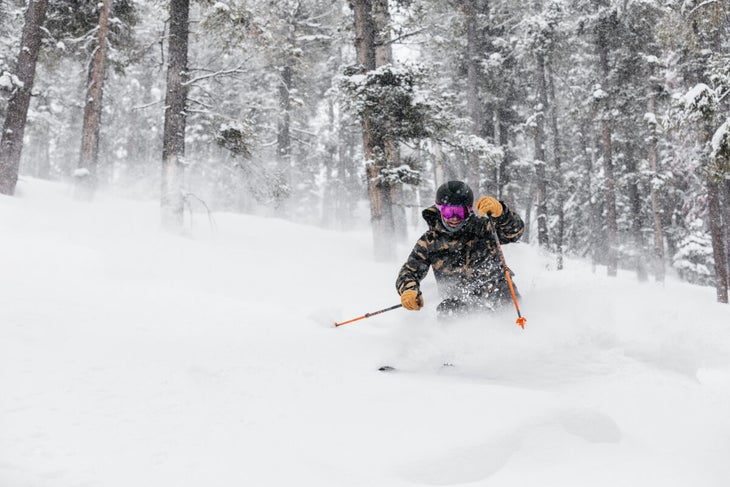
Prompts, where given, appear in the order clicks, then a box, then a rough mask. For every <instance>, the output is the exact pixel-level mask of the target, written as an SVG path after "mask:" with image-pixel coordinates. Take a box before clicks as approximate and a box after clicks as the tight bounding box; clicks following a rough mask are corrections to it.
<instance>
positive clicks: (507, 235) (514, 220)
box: [493, 201, 525, 244]
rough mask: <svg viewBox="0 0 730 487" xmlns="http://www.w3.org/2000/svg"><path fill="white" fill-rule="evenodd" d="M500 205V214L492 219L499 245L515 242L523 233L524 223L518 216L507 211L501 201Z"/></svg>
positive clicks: (509, 210)
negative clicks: (501, 209)
mask: <svg viewBox="0 0 730 487" xmlns="http://www.w3.org/2000/svg"><path fill="white" fill-rule="evenodd" d="M501 203H502V208H503V211H502V214H501V215H500V216H499V217H497V218H494V219H493V220H494V223H495V225H496V227H497V236H498V237H499V243H503V244H504V243H510V242H516V241H518V240H519V239H520V237H522V234H523V233H525V223H524V222H523V221H522V218H520V215H518V214H517V213H515V212H514V211H512V210H511V209H509V207H507V205H505V204H504V202H503V201H502V202H501Z"/></svg>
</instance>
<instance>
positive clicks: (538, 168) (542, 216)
mask: <svg viewBox="0 0 730 487" xmlns="http://www.w3.org/2000/svg"><path fill="white" fill-rule="evenodd" d="M536 78H537V79H536V81H537V106H536V107H535V124H536V127H535V179H536V181H535V183H536V184H537V215H536V217H537V243H538V244H539V245H540V247H543V248H547V247H548V244H549V241H548V222H547V219H548V215H547V186H548V181H547V168H546V167H545V166H546V162H547V154H546V151H545V145H546V137H545V111H546V110H547V108H548V100H547V85H546V82H545V56H544V55H543V54H542V53H541V52H538V54H537V73H536Z"/></svg>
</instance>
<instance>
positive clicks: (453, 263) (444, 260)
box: [395, 203, 524, 301]
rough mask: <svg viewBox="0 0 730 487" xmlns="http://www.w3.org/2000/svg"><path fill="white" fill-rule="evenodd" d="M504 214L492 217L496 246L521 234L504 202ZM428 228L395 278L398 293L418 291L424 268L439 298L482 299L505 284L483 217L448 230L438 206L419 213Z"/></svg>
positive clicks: (520, 225)
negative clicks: (453, 229) (497, 238)
mask: <svg viewBox="0 0 730 487" xmlns="http://www.w3.org/2000/svg"><path fill="white" fill-rule="evenodd" d="M502 206H504V212H503V213H502V215H501V216H500V217H499V218H495V219H494V223H495V225H496V230H497V236H498V237H499V241H500V243H503V244H504V243H510V242H515V241H517V240H519V238H520V237H521V236H522V233H523V232H524V223H523V222H522V219H521V218H520V216H519V215H518V214H517V213H515V212H513V211H512V210H510V209H509V208H508V207H507V206H506V205H504V203H503V204H502ZM422 214H423V218H424V220H426V223H428V230H427V231H426V232H425V233H424V234H423V235H422V236H421V238H420V239H418V242H416V245H415V246H414V247H413V250H412V251H411V254H410V255H409V256H408V260H407V261H406V263H405V264H403V267H401V270H400V272H399V273H398V278H397V280H396V284H395V285H396V289H397V290H398V294H402V293H403V291H405V290H406V289H419V286H420V283H421V281H422V280H423V278H424V277H426V274H427V273H428V269H429V267H433V273H434V277H435V278H436V283H437V285H438V288H439V294H441V297H442V298H456V299H460V300H466V301H469V300H471V299H474V298H479V297H481V296H485V295H488V294H490V293H492V292H493V291H494V290H495V289H498V288H503V286H504V285H505V283H506V280H505V278H504V271H503V269H502V264H501V261H500V257H499V253H498V250H497V246H496V244H495V242H494V238H493V233H492V227H491V226H492V223H491V222H490V220H489V219H488V218H485V217H479V216H477V215H475V214H472V215H470V216H469V217H468V218H467V220H466V221H465V222H464V225H463V226H462V227H461V228H459V229H458V230H456V231H454V232H448V231H447V230H446V228H445V227H444V223H443V222H442V220H441V215H440V213H439V210H438V208H436V207H435V206H431V207H429V208H426V209H425V210H423V213H422Z"/></svg>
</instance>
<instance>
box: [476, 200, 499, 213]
mask: <svg viewBox="0 0 730 487" xmlns="http://www.w3.org/2000/svg"><path fill="white" fill-rule="evenodd" d="M476 207H477V213H479V216H484V215H486V214H487V213H491V214H492V216H493V217H494V218H497V217H499V216H501V215H502V203H500V202H499V200H498V199H496V198H492V197H491V196H482V197H481V198H479V200H478V201H477V204H476Z"/></svg>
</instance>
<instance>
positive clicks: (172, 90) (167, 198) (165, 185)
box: [160, 0, 190, 232]
mask: <svg viewBox="0 0 730 487" xmlns="http://www.w3.org/2000/svg"><path fill="white" fill-rule="evenodd" d="M189 15H190V4H189V0H170V35H169V39H168V41H167V56H168V65H167V94H166V96H165V126H164V132H163V136H162V144H163V145H162V191H161V201H160V210H161V217H162V218H161V222H162V227H163V228H165V229H167V230H171V231H175V232H178V231H181V230H182V228H183V210H184V208H183V206H184V197H183V192H182V191H183V177H184V173H185V124H186V113H185V108H186V105H187V98H188V86H187V81H188V77H189V74H188V19H189Z"/></svg>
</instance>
